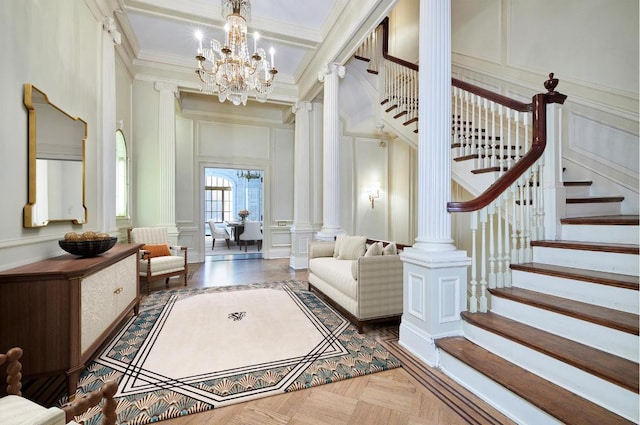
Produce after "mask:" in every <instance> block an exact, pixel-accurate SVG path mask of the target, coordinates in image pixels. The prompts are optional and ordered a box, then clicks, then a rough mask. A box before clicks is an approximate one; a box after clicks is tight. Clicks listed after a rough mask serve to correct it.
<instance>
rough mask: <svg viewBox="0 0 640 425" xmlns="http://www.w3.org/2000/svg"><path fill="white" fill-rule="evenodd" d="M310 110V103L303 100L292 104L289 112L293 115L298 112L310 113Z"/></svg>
mask: <svg viewBox="0 0 640 425" xmlns="http://www.w3.org/2000/svg"><path fill="white" fill-rule="evenodd" d="M311 109H312V105H311V102H309V101H306V100H303V101H300V102H296V103H294V104H293V106H292V107H291V112H293V113H294V114H297V113H298V111H307V112H308V111H311Z"/></svg>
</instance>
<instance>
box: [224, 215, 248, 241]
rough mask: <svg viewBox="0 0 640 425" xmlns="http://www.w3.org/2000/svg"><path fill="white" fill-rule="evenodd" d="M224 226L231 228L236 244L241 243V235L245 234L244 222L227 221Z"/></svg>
mask: <svg viewBox="0 0 640 425" xmlns="http://www.w3.org/2000/svg"><path fill="white" fill-rule="evenodd" d="M224 224H226V225H227V227H230V228H231V237H232V238H233V240H234V241H235V242H236V244H239V243H240V235H241V234H242V232H244V222H243V221H225V222H224Z"/></svg>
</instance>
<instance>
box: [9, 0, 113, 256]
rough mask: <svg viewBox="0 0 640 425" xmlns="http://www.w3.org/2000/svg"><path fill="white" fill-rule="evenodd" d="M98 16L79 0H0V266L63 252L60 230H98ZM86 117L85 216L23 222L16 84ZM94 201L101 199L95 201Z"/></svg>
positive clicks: (22, 145) (22, 136)
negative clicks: (79, 220)
mask: <svg viewBox="0 0 640 425" xmlns="http://www.w3.org/2000/svg"><path fill="white" fill-rule="evenodd" d="M101 21H102V17H96V16H94V15H93V14H92V11H91V10H89V8H88V7H87V5H86V3H85V2H84V1H83V0H65V1H61V0H59V1H40V2H35V1H4V2H2V3H1V4H0V39H1V40H2V43H0V57H2V60H3V65H2V66H1V67H0V93H2V96H1V98H0V110H1V111H2V114H0V140H1V142H0V179H1V180H2V181H3V182H5V184H3V185H0V199H2V208H0V269H7V268H11V267H14V266H18V265H22V264H27V263H30V262H33V261H36V260H39V259H42V258H47V257H50V256H54V255H59V254H63V253H64V251H62V250H61V249H60V248H59V247H58V242H57V241H58V239H61V238H62V237H63V236H64V234H65V233H66V232H68V231H86V230H93V231H98V230H99V231H101V230H103V229H99V228H98V226H99V224H98V223H101V222H102V211H103V206H102V204H100V205H99V200H98V197H99V194H100V193H102V190H101V189H102V188H101V187H98V184H99V183H98V179H97V177H96V175H95V170H96V169H97V168H98V160H99V159H98V152H99V148H100V146H101V143H100V136H99V135H101V134H102V131H101V125H102V123H101V117H102V109H101V101H100V98H101V95H100V93H101V89H102V83H101V81H100V77H99V76H100V75H101V72H100V70H101V69H102V63H101V61H102V55H101V51H102V44H101V43H102V23H101ZM24 83H32V84H33V85H35V86H36V87H38V88H39V89H41V90H42V91H43V92H45V93H46V94H47V95H48V96H49V99H50V100H51V101H52V102H53V103H55V104H56V105H57V106H59V107H60V108H61V109H63V110H65V111H66V112H68V113H69V114H71V115H74V116H79V117H81V118H82V119H84V120H85V121H86V122H87V124H88V137H87V143H86V149H87V151H86V161H87V162H86V170H87V175H86V184H87V188H86V189H87V190H86V200H85V205H86V206H87V210H88V223H87V224H86V225H72V224H71V223H70V222H56V223H51V224H49V225H48V226H47V227H44V228H37V229H26V228H24V227H23V222H22V210H23V207H24V205H25V204H26V202H27V112H26V109H25V107H24V105H23V84H24ZM100 202H101V201H100Z"/></svg>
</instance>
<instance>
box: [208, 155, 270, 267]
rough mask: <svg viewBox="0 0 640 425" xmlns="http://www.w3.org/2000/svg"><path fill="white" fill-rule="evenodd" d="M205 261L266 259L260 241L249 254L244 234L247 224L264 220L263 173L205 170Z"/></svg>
mask: <svg viewBox="0 0 640 425" xmlns="http://www.w3.org/2000/svg"><path fill="white" fill-rule="evenodd" d="M204 174H205V184H204V197H203V198H204V211H203V215H202V216H203V217H204V230H205V231H204V235H203V237H204V239H205V241H204V248H205V250H204V252H205V261H220V260H237V259H246V258H262V253H261V251H259V250H258V247H259V246H260V245H261V244H259V243H258V242H257V241H255V242H254V241H249V242H248V244H247V245H248V246H247V247H246V251H245V248H244V244H243V245H242V246H241V240H240V235H241V234H242V233H243V231H244V224H245V221H259V222H260V223H262V220H263V184H264V173H263V171H262V170H249V169H237V168H214V167H205V173H204Z"/></svg>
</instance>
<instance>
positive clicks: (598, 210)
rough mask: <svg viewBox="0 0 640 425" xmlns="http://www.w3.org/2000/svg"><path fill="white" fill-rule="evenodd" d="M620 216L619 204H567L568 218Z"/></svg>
mask: <svg viewBox="0 0 640 425" xmlns="http://www.w3.org/2000/svg"><path fill="white" fill-rule="evenodd" d="M618 214H620V203H619V202H592V203H585V204H567V209H566V216H567V217H593V216H598V215H618Z"/></svg>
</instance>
